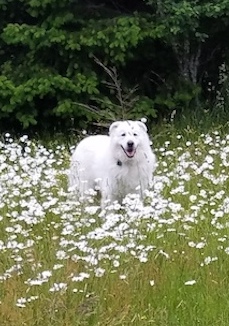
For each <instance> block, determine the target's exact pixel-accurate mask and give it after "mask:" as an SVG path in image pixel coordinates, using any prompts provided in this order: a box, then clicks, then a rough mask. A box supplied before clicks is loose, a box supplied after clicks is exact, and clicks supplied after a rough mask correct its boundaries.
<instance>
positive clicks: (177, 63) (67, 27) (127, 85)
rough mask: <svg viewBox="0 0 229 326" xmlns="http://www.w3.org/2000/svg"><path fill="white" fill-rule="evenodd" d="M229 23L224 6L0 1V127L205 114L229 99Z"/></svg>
mask: <svg viewBox="0 0 229 326" xmlns="http://www.w3.org/2000/svg"><path fill="white" fill-rule="evenodd" d="M228 16H229V2H228V1H227V0H214V1H207V0H191V1H185V0H182V1H181V0H145V1H144V0H134V1H132V0H127V1H125V0H117V1H116V0H78V1H77V0H62V1H59V0H20V1H18V0H1V1H0V28H1V38H0V53H1V56H0V65H1V73H0V124H1V125H2V127H5V126H7V128H12V129H13V128H33V126H35V125H36V128H38V129H39V128H53V127H58V126H62V127H63V126H64V128H70V127H73V126H74V127H76V128H77V127H79V128H81V127H85V126H88V125H90V124H92V123H93V124H94V123H104V122H105V123H106V122H108V121H112V120H115V119H126V118H131V119H138V118H141V117H143V116H147V117H148V119H149V120H153V119H155V118H157V117H161V116H163V117H169V116H170V115H171V113H172V112H173V111H174V110H176V112H185V111H190V110H193V109H199V110H201V109H203V108H205V109H206V108H207V109H210V110H211V109H213V108H215V107H216V106H217V105H218V102H217V101H218V99H219V97H220V96H219V94H221V95H222V96H223V98H224V99H225V96H226V95H225V94H227V82H226V81H227V61H228V44H229V42H228V36H229V28H228V24H229V17H228ZM222 66H223V67H224V70H222V69H221V70H220V67H222ZM220 72H221V76H220ZM222 96H221V99H222ZM226 102H227V101H226V100H225V101H224V102H223V104H222V101H221V104H220V106H221V107H222V106H223V110H227V107H226ZM218 107H219V106H218Z"/></svg>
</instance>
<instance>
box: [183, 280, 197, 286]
mask: <svg viewBox="0 0 229 326" xmlns="http://www.w3.org/2000/svg"><path fill="white" fill-rule="evenodd" d="M194 284H196V281H195V280H190V281H186V282H185V283H184V285H194Z"/></svg>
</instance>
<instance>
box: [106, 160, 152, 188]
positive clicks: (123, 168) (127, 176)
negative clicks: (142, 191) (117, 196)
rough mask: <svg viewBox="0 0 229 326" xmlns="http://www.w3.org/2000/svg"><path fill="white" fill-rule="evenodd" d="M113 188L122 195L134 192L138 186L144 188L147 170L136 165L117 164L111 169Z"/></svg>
mask: <svg viewBox="0 0 229 326" xmlns="http://www.w3.org/2000/svg"><path fill="white" fill-rule="evenodd" d="M112 174H113V176H114V178H113V182H114V184H113V186H114V187H115V188H117V189H119V191H120V192H123V193H124V194H127V193H130V192H135V191H136V188H137V187H139V186H141V187H142V186H143V187H145V183H146V182H147V181H146V180H147V169H146V168H144V167H143V166H141V165H139V164H138V165H137V164H123V163H121V162H119V161H118V162H117V164H116V166H115V167H114V168H113V171H112Z"/></svg>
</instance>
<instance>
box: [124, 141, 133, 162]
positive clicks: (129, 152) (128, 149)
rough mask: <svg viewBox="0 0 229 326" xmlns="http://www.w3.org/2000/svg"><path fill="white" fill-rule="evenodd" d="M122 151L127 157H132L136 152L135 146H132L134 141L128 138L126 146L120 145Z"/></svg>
mask: <svg viewBox="0 0 229 326" xmlns="http://www.w3.org/2000/svg"><path fill="white" fill-rule="evenodd" d="M122 149H123V151H124V153H125V154H126V156H127V157H129V158H132V157H134V155H135V153H136V148H135V146H134V142H133V141H131V140H129V141H128V142H127V146H126V148H124V147H122Z"/></svg>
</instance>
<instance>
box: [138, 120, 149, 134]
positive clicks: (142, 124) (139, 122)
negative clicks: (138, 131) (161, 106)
mask: <svg viewBox="0 0 229 326" xmlns="http://www.w3.org/2000/svg"><path fill="white" fill-rule="evenodd" d="M137 123H138V125H139V127H140V128H142V129H143V130H144V131H145V132H147V127H146V125H145V124H144V122H141V121H137Z"/></svg>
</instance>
